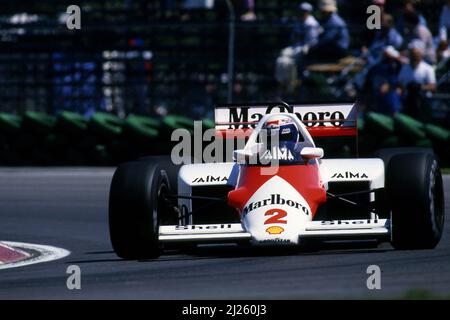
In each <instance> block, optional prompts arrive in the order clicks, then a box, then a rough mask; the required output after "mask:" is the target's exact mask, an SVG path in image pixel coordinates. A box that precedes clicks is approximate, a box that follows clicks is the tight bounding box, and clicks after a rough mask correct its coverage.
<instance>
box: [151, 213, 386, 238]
mask: <svg viewBox="0 0 450 320" xmlns="http://www.w3.org/2000/svg"><path fill="white" fill-rule="evenodd" d="M390 230H391V228H390V219H364V220H329V221H311V222H307V223H306V225H305V227H304V230H301V231H300V232H299V237H300V238H312V237H313V238H320V239H323V240H334V239H342V238H345V239H347V238H348V239H386V238H387V239H388V238H389V236H390ZM251 238H252V235H251V234H250V233H249V232H247V231H246V230H244V228H243V227H242V225H241V224H240V223H229V224H198V225H185V226H176V225H170V226H160V227H159V240H160V241H161V242H198V243H201V242H203V243H204V242H240V241H245V240H250V239H251Z"/></svg>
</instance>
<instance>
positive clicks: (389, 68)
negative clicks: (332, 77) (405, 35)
mask: <svg viewBox="0 0 450 320" xmlns="http://www.w3.org/2000/svg"><path fill="white" fill-rule="evenodd" d="M401 67H402V64H401V62H400V53H399V52H398V51H397V50H396V49H395V48H394V47H393V46H387V47H386V48H385V49H384V50H383V58H382V59H381V60H380V61H379V62H378V63H377V64H376V65H374V66H373V67H372V68H371V69H370V70H369V72H368V74H367V77H366V79H365V90H366V92H368V93H369V97H370V99H369V101H368V103H369V108H370V109H372V110H374V111H376V112H380V113H384V114H387V115H393V114H395V113H396V112H398V111H399V110H400V108H401V97H400V90H398V74H399V72H400V69H401Z"/></svg>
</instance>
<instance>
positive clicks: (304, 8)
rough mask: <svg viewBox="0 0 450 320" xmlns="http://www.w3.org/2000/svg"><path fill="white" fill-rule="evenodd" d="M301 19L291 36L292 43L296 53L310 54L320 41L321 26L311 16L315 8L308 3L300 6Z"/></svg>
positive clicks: (296, 23) (295, 25)
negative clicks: (311, 49) (311, 48)
mask: <svg viewBox="0 0 450 320" xmlns="http://www.w3.org/2000/svg"><path fill="white" fill-rule="evenodd" d="M299 11H300V15H299V19H298V20H297V21H296V22H295V24H294V28H293V30H292V34H291V42H292V43H293V48H294V50H295V51H296V52H304V53H306V52H308V50H309V48H310V47H312V46H314V45H316V44H317V42H318V40H319V33H320V25H319V23H318V22H317V20H316V19H315V18H314V16H313V15H312V14H311V13H312V11H313V7H312V5H311V4H309V3H308V2H302V3H301V4H300V6H299Z"/></svg>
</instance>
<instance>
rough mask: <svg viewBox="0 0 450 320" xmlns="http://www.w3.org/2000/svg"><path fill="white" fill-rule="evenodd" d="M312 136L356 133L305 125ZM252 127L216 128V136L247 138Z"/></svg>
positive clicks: (353, 129) (336, 128) (338, 135)
mask: <svg viewBox="0 0 450 320" xmlns="http://www.w3.org/2000/svg"><path fill="white" fill-rule="evenodd" d="M306 129H307V130H308V132H309V134H310V135H311V136H312V137H354V136H356V135H357V134H358V129H357V128H355V127H306ZM252 131H253V129H251V128H249V129H218V130H216V136H218V137H222V138H224V139H233V138H248V137H249V136H250V134H251V133H252Z"/></svg>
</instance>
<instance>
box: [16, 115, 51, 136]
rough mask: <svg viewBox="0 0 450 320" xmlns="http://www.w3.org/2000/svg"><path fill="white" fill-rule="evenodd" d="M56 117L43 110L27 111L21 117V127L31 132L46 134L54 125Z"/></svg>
mask: <svg viewBox="0 0 450 320" xmlns="http://www.w3.org/2000/svg"><path fill="white" fill-rule="evenodd" d="M56 122H57V120H56V117H54V116H51V115H48V114H45V113H43V112H35V111H28V112H25V115H24V117H23V128H24V129H26V130H30V131H31V132H33V133H43V134H48V133H50V132H52V130H53V128H54V127H55V125H56Z"/></svg>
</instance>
